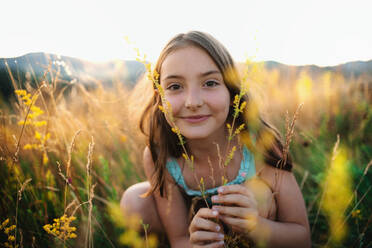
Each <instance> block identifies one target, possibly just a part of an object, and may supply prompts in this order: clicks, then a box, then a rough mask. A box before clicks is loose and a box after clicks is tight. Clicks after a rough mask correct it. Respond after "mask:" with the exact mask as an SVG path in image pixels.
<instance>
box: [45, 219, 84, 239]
mask: <svg viewBox="0 0 372 248" xmlns="http://www.w3.org/2000/svg"><path fill="white" fill-rule="evenodd" d="M74 220H76V217H75V216H70V217H67V215H66V214H64V215H62V216H61V217H60V218H56V219H53V221H54V223H53V224H46V225H44V226H43V228H44V230H45V231H46V232H47V233H49V234H51V235H53V236H56V237H57V238H59V239H61V240H67V239H70V238H71V239H72V238H76V237H77V236H76V234H75V233H74V232H75V231H76V227H73V226H70V224H71V222H72V221H74Z"/></svg>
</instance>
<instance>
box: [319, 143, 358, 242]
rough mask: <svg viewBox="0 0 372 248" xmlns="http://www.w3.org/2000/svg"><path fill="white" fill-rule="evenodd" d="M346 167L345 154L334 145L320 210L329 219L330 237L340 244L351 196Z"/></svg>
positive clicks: (343, 149) (343, 234) (347, 165)
mask: <svg viewBox="0 0 372 248" xmlns="http://www.w3.org/2000/svg"><path fill="white" fill-rule="evenodd" d="M348 167H349V161H348V157H347V152H346V150H345V148H343V147H342V148H340V149H339V150H338V149H337V143H336V145H335V149H334V152H333V159H332V161H331V165H330V167H329V169H328V172H327V177H326V180H325V183H324V185H323V189H324V201H323V204H322V209H323V211H324V212H325V213H326V214H327V216H328V218H329V223H330V234H331V237H332V239H333V240H334V241H335V242H336V243H337V242H341V241H342V240H343V238H344V237H345V235H346V233H347V230H346V228H347V227H346V226H345V225H343V224H342V223H343V222H344V219H345V216H344V213H345V210H346V209H347V207H348V204H349V199H350V198H352V196H353V195H352V191H351V178H350V174H349V172H348ZM355 214H357V211H356V212H355Z"/></svg>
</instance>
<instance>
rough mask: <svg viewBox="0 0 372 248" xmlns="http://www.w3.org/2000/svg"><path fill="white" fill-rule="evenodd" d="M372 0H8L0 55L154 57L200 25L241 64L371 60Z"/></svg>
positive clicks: (329, 62) (2, 15) (333, 63)
mask: <svg viewBox="0 0 372 248" xmlns="http://www.w3.org/2000/svg"><path fill="white" fill-rule="evenodd" d="M371 7H372V3H371V2H370V1H361V0H357V1H353V2H350V1H348V2H344V1H318V0H316V1H309V2H304V1H290V0H285V1H243V0H237V1H231V2H226V1H211V0H205V1H196V0H190V1H182V2H177V1H173V0H159V1H145V0H138V1H114V0H107V1H94V0H92V1H73V0H66V1H43V0H35V1H25V0H18V1H7V3H6V4H5V8H2V11H1V15H0V21H1V23H2V35H1V37H2V38H1V39H0V57H13V56H19V55H23V54H25V53H29V52H40V51H43V52H49V53H57V54H61V55H66V56H73V57H79V58H84V59H88V60H94V61H105V60H110V59H124V58H126V59H128V58H130V59H133V58H134V57H135V53H134V52H133V51H132V49H131V48H130V47H129V46H128V45H127V44H126V42H125V41H124V36H128V37H130V39H131V40H132V41H133V42H134V43H135V44H136V46H137V47H139V48H140V49H141V50H142V51H143V52H145V53H146V54H147V55H148V57H149V59H150V60H152V61H154V60H155V59H156V57H157V56H158V54H159V52H160V49H161V48H162V47H163V46H164V44H165V43H166V42H167V41H168V40H169V39H170V38H171V37H172V36H174V35H175V34H177V33H180V32H185V31H188V30H195V29H196V30H201V31H206V32H209V33H211V34H212V35H214V36H215V37H216V38H217V39H218V40H220V41H221V42H222V43H223V44H224V45H225V46H226V47H227V48H228V50H229V51H231V53H232V55H233V57H234V59H235V60H237V61H244V60H245V58H246V57H247V56H248V57H254V59H255V60H275V61H278V62H282V63H286V64H297V65H298V64H317V65H335V64H339V63H344V62H348V61H354V60H370V59H372V33H371V32H369V29H370V20H369V13H368V12H369V10H370V9H372V8H371Z"/></svg>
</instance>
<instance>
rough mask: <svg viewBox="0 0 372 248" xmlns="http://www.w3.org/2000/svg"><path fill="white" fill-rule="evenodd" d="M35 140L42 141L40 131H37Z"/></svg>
mask: <svg viewBox="0 0 372 248" xmlns="http://www.w3.org/2000/svg"><path fill="white" fill-rule="evenodd" d="M35 139H37V140H40V139H41V134H40V133H39V132H38V131H35Z"/></svg>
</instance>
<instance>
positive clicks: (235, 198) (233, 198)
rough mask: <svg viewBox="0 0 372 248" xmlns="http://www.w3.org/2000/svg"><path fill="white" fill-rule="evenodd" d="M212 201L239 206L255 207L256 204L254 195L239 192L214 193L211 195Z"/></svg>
mask: <svg viewBox="0 0 372 248" xmlns="http://www.w3.org/2000/svg"><path fill="white" fill-rule="evenodd" d="M212 202H213V203H220V204H224V205H237V206H240V207H255V206H256V205H257V204H256V199H255V198H254V197H249V196H246V195H241V194H227V195H214V196H212Z"/></svg>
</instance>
